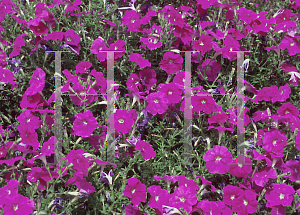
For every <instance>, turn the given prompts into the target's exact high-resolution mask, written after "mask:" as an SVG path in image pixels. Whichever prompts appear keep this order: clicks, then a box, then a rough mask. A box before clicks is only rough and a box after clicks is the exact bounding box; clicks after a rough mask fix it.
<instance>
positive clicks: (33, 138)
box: [17, 124, 39, 149]
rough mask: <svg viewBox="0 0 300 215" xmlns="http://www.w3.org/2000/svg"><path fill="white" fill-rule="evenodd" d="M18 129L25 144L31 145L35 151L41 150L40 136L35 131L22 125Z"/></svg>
mask: <svg viewBox="0 0 300 215" xmlns="http://www.w3.org/2000/svg"><path fill="white" fill-rule="evenodd" d="M17 128H18V131H19V132H20V137H21V138H22V143H23V144H26V145H30V146H32V147H33V148H34V149H37V148H39V141H38V135H37V133H36V132H35V131H32V128H30V127H27V126H24V125H21V124H20V125H19V126H18V127H17Z"/></svg>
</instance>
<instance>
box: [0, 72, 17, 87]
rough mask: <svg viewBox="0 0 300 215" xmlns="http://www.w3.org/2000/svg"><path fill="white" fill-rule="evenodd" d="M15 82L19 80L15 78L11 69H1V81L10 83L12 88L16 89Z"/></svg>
mask: <svg viewBox="0 0 300 215" xmlns="http://www.w3.org/2000/svg"><path fill="white" fill-rule="evenodd" d="M15 80H17V79H16V78H15V77H14V73H13V72H12V71H10V70H9V69H4V68H2V67H0V81H1V82H4V83H10V84H11V88H12V89H14V86H15V85H16V83H15Z"/></svg>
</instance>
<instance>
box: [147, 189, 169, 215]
mask: <svg viewBox="0 0 300 215" xmlns="http://www.w3.org/2000/svg"><path fill="white" fill-rule="evenodd" d="M147 191H148V192H149V193H150V195H151V197H150V199H149V203H148V206H149V207H151V208H157V209H158V210H159V211H160V212H162V205H166V204H167V203H168V202H169V194H168V191H167V190H165V189H161V187H160V186H157V185H152V186H150V187H149V188H148V189H147Z"/></svg>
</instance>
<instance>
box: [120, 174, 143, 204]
mask: <svg viewBox="0 0 300 215" xmlns="http://www.w3.org/2000/svg"><path fill="white" fill-rule="evenodd" d="M127 183H128V185H126V186H125V190H124V191H123V194H124V195H125V196H127V197H128V198H130V201H131V202H132V204H133V205H138V204H139V203H140V202H145V201H146V198H147V193H146V186H145V185H144V184H142V183H141V182H140V180H138V179H137V178H129V179H127Z"/></svg>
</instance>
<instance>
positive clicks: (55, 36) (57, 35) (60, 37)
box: [43, 31, 64, 41]
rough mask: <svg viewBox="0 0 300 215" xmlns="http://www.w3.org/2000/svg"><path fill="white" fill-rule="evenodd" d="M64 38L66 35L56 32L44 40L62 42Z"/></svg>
mask: <svg viewBox="0 0 300 215" xmlns="http://www.w3.org/2000/svg"><path fill="white" fill-rule="evenodd" d="M63 38H64V33H63V32H62V31H54V32H52V33H51V34H48V35H47V36H45V37H44V38H43V39H44V40H47V41H49V40H60V41H62V40H63Z"/></svg>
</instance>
